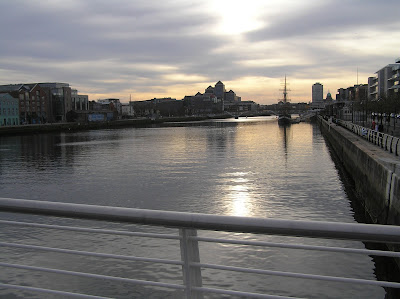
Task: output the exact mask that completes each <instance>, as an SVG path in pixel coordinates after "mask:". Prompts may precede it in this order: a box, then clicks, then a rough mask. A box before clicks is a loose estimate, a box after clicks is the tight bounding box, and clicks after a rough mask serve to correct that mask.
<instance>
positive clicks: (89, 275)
mask: <svg viewBox="0 0 400 299" xmlns="http://www.w3.org/2000/svg"><path fill="white" fill-rule="evenodd" d="M0 267H9V268H14V269H22V270H32V271H40V272H48V273H55V274H65V275H74V276H79V277H86V278H96V279H108V280H111V281H119V282H127V283H133V284H139V285H147V286H155V287H162V288H170V289H176V290H183V289H185V286H183V285H179V284H173V283H165V282H156V281H147V280H139V279H132V278H125V277H115V276H108V275H101V274H93V273H83V272H75V271H68V270H60V269H51V268H44V267H35V266H27V265H19V264H10V263H3V262H0Z"/></svg>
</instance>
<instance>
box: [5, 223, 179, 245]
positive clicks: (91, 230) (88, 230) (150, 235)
mask: <svg viewBox="0 0 400 299" xmlns="http://www.w3.org/2000/svg"><path fill="white" fill-rule="evenodd" d="M0 224H7V225H19V226H30V227H38V228H47V229H58V230H68V231H77V232H86V233H96V234H111V235H121V236H131V237H146V238H160V239H174V240H180V239H181V237H180V236H179V235H170V234H155V233H140V232H129V231H121V230H112V229H101V228H85V227H76V226H63V225H53V224H41V223H32V222H22V221H12V220H0Z"/></svg>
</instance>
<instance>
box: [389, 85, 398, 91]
mask: <svg viewBox="0 0 400 299" xmlns="http://www.w3.org/2000/svg"><path fill="white" fill-rule="evenodd" d="M399 88H400V85H399V84H396V85H393V86H392V87H390V88H388V89H389V90H395V89H399Z"/></svg>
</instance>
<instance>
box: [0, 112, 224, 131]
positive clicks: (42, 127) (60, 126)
mask: <svg viewBox="0 0 400 299" xmlns="http://www.w3.org/2000/svg"><path fill="white" fill-rule="evenodd" d="M230 117H232V116H230V115H218V116H215V117H207V116H187V117H166V118H156V119H150V118H138V119H123V120H115V121H101V122H86V123H77V122H71V123H52V124H50V123H47V124H37V125H20V126H5V127H0V136H2V135H3V136H4V135H17V134H40V133H49V132H65V131H81V130H95V129H111V128H121V127H141V126H149V125H152V124H161V123H168V122H185V121H201V120H206V119H212V118H218V119H219V118H230Z"/></svg>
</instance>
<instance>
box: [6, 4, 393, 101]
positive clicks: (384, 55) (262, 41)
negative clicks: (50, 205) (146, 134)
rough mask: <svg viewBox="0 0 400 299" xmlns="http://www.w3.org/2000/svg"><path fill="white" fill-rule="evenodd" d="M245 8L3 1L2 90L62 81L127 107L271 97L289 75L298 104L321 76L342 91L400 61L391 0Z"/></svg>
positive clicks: (260, 5)
mask: <svg viewBox="0 0 400 299" xmlns="http://www.w3.org/2000/svg"><path fill="white" fill-rule="evenodd" d="M246 5H247V6H244V5H243V3H241V4H240V5H239V4H238V3H236V2H229V3H228V2H223V1H220V2H218V5H217V3H216V2H215V1H190V2H188V1H184V0H168V1H151V0H115V1H105V0H87V1H78V0H70V1H61V0H53V1H46V2H45V1H28V0H3V1H0V36H1V37H2V46H1V47H0V84H8V83H19V82H35V81H42V82H43V81H59V82H68V83H70V84H71V85H72V86H73V87H74V88H77V89H78V90H79V91H80V92H82V93H88V94H90V95H93V96H94V97H97V96H100V95H102V96H103V95H104V96H109V97H122V98H123V97H125V100H126V99H127V98H128V94H130V93H134V94H135V95H134V97H135V99H147V98H152V97H154V96H171V97H176V98H178V99H179V98H183V96H184V95H189V94H195V93H196V92H197V91H203V90H204V88H206V87H207V86H208V85H210V84H215V82H217V81H218V80H221V81H223V82H227V83H232V85H230V86H229V87H228V88H229V89H233V90H234V91H236V92H237V93H238V95H239V96H240V95H242V96H243V98H244V99H252V100H256V101H262V102H267V101H269V102H275V101H276V96H275V95H273V94H274V93H276V91H277V90H279V88H280V86H279V80H280V79H281V78H283V77H284V75H285V74H287V75H288V76H289V77H291V78H292V80H293V81H295V80H297V81H298V82H301V84H300V83H299V84H298V86H301V91H300V90H299V91H298V94H299V97H302V98H301V100H304V95H305V94H307V93H309V94H310V92H309V91H308V90H310V89H311V87H310V86H311V85H312V84H313V83H315V82H314V80H316V81H323V80H324V79H325V78H326V79H327V82H332V83H330V84H332V85H333V86H332V88H331V90H332V91H333V90H335V89H336V88H339V87H346V86H339V85H338V84H342V82H343V80H342V78H343V76H344V74H350V73H351V72H353V71H354V70H355V69H356V67H358V68H359V69H360V73H363V74H368V72H369V73H370V74H371V75H372V74H373V73H374V72H375V71H376V70H377V69H379V68H381V67H382V66H384V65H386V64H388V63H391V62H393V59H394V58H395V57H396V56H399V55H400V54H398V53H396V51H397V52H398V49H399V48H400V42H399V41H400V33H399V30H398V28H400V24H399V19H398V17H397V11H396V10H395V9H393V8H394V7H396V6H398V5H397V2H395V1H392V0H389V1H384V3H381V2H376V1H372V0H367V1H361V0H357V1H301V2H299V1H293V0H292V1H290V0H285V1H282V0H281V1H257V0H248V3H247V4H246ZM240 24H243V26H242V27H241V26H240ZM354 72H355V71H354ZM336 74H339V75H337V76H341V78H340V79H341V80H337V81H336V82H337V83H334V82H335V80H333V79H332V78H333V77H335V75H336ZM346 76H348V75H346ZM347 78H349V77H347ZM265 84H266V86H265ZM307 84H309V86H308V87H307ZM352 84H353V82H351V81H350V80H349V84H348V85H349V86H350V85H352ZM258 86H264V88H265V96H263V95H262V92H263V88H259V87H258ZM199 88H200V89H199ZM305 88H306V89H307V90H306V89H305ZM267 89H268V90H267ZM239 92H242V94H239ZM293 93H294V94H293V96H294V97H295V96H296V94H295V93H296V91H294V92H293ZM123 99H124V98H123Z"/></svg>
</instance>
